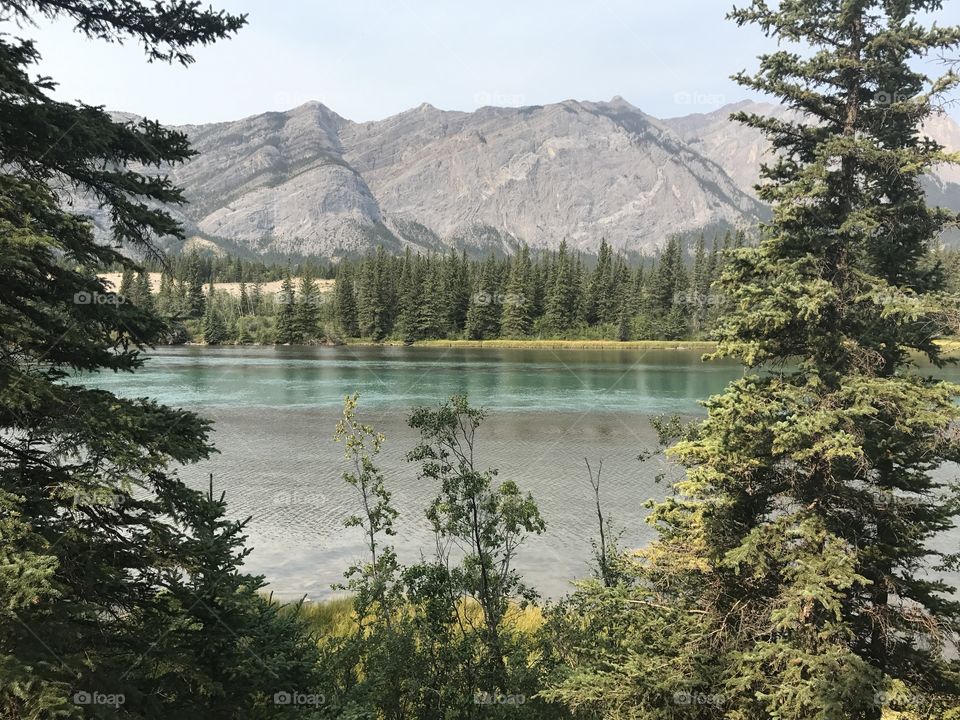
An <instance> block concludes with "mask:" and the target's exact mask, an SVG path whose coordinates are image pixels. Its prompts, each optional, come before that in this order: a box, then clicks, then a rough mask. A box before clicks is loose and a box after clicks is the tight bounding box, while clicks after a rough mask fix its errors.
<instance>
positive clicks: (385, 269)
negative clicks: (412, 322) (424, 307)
mask: <svg viewBox="0 0 960 720" xmlns="http://www.w3.org/2000/svg"><path fill="white" fill-rule="evenodd" d="M389 265H390V263H389V259H388V258H387V255H386V253H385V252H384V250H383V248H382V247H378V248H377V251H376V253H375V254H374V256H373V257H372V258H370V257H368V258H367V259H366V260H365V261H364V263H363V266H362V271H361V278H360V291H359V303H358V309H357V310H358V315H359V320H360V330H361V332H362V333H363V334H364V335H367V336H369V337H371V338H373V339H374V340H383V339H384V338H386V337H387V336H388V335H389V334H390V331H391V329H392V327H393V320H394V317H393V315H394V313H393V309H394V299H395V298H394V294H393V287H392V284H391V280H390V277H391V269H390V267H389Z"/></svg>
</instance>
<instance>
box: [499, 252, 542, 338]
mask: <svg viewBox="0 0 960 720" xmlns="http://www.w3.org/2000/svg"><path fill="white" fill-rule="evenodd" d="M533 294H534V293H533V277H532V270H531V266H530V249H529V248H528V247H527V246H526V245H524V246H523V247H522V248H521V249H520V251H519V252H518V253H517V254H516V255H514V256H513V262H512V263H511V264H510V277H509V279H508V281H507V291H506V293H504V297H503V317H502V327H501V332H502V334H503V335H504V336H506V337H525V336H527V335H529V334H530V331H531V330H532V329H533V307H532V303H533Z"/></svg>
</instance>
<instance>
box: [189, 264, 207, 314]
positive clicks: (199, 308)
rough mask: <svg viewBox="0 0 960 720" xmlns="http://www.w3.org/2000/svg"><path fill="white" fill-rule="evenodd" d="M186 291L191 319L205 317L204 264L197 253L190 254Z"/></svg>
mask: <svg viewBox="0 0 960 720" xmlns="http://www.w3.org/2000/svg"><path fill="white" fill-rule="evenodd" d="M184 282H185V290H186V303H187V307H186V310H187V316H188V317H191V318H199V317H203V310H204V302H205V299H204V295H203V264H202V263H201V262H200V255H198V254H197V253H196V252H195V251H194V252H191V253H190V256H189V258H188V260H187V276H186V278H185V279H184Z"/></svg>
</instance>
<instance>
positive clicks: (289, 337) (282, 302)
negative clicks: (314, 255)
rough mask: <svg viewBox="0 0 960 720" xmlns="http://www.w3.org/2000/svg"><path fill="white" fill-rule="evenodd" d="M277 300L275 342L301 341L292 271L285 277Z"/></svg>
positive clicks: (292, 342) (286, 343)
mask: <svg viewBox="0 0 960 720" xmlns="http://www.w3.org/2000/svg"><path fill="white" fill-rule="evenodd" d="M276 302H277V304H278V305H279V310H278V312H277V328H276V332H275V333H274V342H275V343H276V344H277V345H295V344H296V343H298V342H300V339H301V335H300V332H299V329H298V328H297V314H296V292H295V291H294V289H293V278H291V277H290V271H289V269H288V270H287V275H286V277H285V278H284V279H283V284H282V285H281V286H280V292H279V293H277V298H276Z"/></svg>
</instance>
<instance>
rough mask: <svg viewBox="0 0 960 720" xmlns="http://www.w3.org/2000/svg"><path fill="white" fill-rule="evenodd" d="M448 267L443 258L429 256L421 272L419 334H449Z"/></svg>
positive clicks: (443, 335)
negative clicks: (445, 265)
mask: <svg viewBox="0 0 960 720" xmlns="http://www.w3.org/2000/svg"><path fill="white" fill-rule="evenodd" d="M446 272H447V269H446V268H445V267H444V264H443V262H442V261H441V260H437V259H436V258H427V261H426V262H425V264H424V267H423V271H422V273H421V275H422V277H421V290H420V305H419V307H418V309H417V335H418V336H419V337H421V338H443V337H446V335H447V327H448V326H447V322H448V320H447V318H448V317H449V312H448V310H447V302H448V299H449V296H448V295H447V292H446V287H447V284H446Z"/></svg>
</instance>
